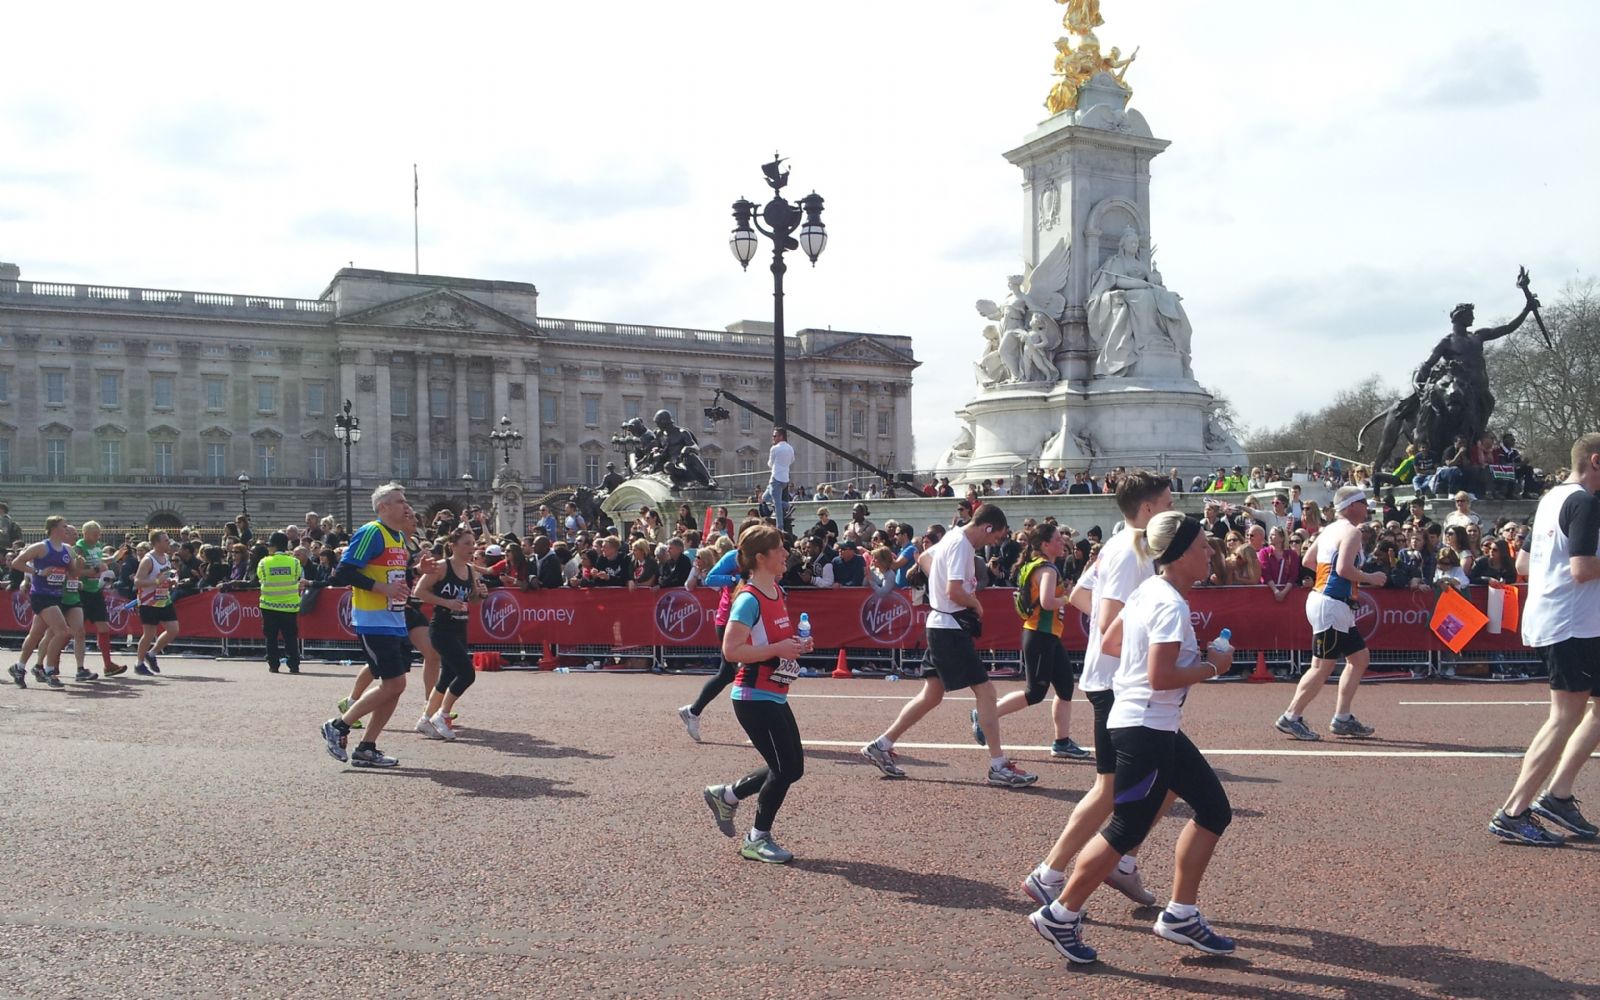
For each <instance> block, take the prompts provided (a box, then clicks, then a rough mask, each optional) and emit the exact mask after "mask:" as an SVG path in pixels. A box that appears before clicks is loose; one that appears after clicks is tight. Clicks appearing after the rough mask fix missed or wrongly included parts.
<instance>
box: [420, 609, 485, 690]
mask: <svg viewBox="0 0 1600 1000" xmlns="http://www.w3.org/2000/svg"><path fill="white" fill-rule="evenodd" d="M428 639H429V640H431V641H432V642H433V648H434V649H436V650H438V652H439V681H438V683H437V684H435V685H434V686H433V689H434V690H435V691H437V692H439V693H440V694H453V695H455V696H456V697H457V698H459V697H461V696H462V695H463V694H465V693H466V690H467V688H469V687H471V686H472V682H473V681H475V680H477V679H478V675H477V674H476V673H475V672H474V671H473V669H472V653H471V651H470V650H468V649H467V625H466V622H461V623H460V624H459V626H457V625H455V624H450V625H433V626H431V627H430V628H429V629H428Z"/></svg>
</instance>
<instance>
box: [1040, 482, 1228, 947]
mask: <svg viewBox="0 0 1600 1000" xmlns="http://www.w3.org/2000/svg"><path fill="white" fill-rule="evenodd" d="M1132 534H1135V535H1136V538H1137V539H1138V543H1139V549H1140V553H1141V555H1145V554H1148V556H1149V557H1153V558H1154V560H1155V564H1156V566H1157V567H1159V569H1160V575H1159V576H1154V577H1151V578H1150V579H1147V580H1145V581H1144V582H1143V583H1141V584H1140V585H1139V587H1138V588H1137V589H1136V590H1135V591H1134V592H1133V594H1132V595H1131V596H1130V597H1129V598H1128V600H1127V602H1126V604H1124V605H1123V607H1122V608H1121V609H1120V611H1121V613H1120V614H1119V615H1118V616H1117V618H1116V620H1115V621H1114V622H1112V623H1111V625H1110V626H1109V627H1108V628H1107V629H1106V631H1105V634H1104V636H1103V637H1102V644H1103V645H1104V646H1105V647H1107V648H1114V649H1118V650H1120V658H1119V662H1118V665H1117V668H1116V671H1115V672H1114V674H1113V677H1112V688H1113V691H1114V692H1115V698H1116V700H1115V702H1114V703H1113V705H1112V708H1111V715H1110V719H1109V723H1108V726H1109V729H1110V736H1111V742H1112V743H1113V745H1114V746H1115V747H1116V754H1117V764H1116V774H1115V776H1114V779H1113V783H1114V789H1115V796H1114V803H1113V806H1112V810H1113V812H1112V818H1111V823H1110V824H1109V825H1108V826H1107V827H1106V829H1105V830H1104V832H1102V833H1101V835H1100V837H1099V838H1098V839H1096V840H1093V841H1092V842H1091V843H1090V844H1089V845H1088V846H1086V847H1085V848H1084V849H1083V851H1082V852H1081V853H1080V854H1079V855H1078V859H1077V862H1076V864H1075V865H1074V867H1073V870H1072V876H1071V878H1069V879H1068V880H1067V885H1066V888H1065V889H1064V890H1063V891H1062V893H1061V896H1060V898H1059V899H1057V900H1056V901H1055V902H1053V903H1050V904H1049V905H1047V906H1043V907H1041V908H1040V909H1038V910H1037V911H1035V912H1034V913H1032V914H1030V915H1029V917H1028V922H1029V923H1030V924H1032V925H1033V928H1034V930H1036V931H1038V932H1039V934H1040V935H1041V936H1042V937H1044V939H1045V940H1047V941H1049V942H1050V944H1051V946H1052V947H1054V948H1055V949H1056V951H1058V952H1059V953H1060V954H1061V955H1063V956H1065V957H1066V958H1067V959H1069V960H1070V961H1073V962H1077V963H1086V962H1093V961H1094V960H1095V959H1096V957H1097V955H1096V953H1095V950H1094V949H1093V948H1091V947H1089V946H1088V945H1087V944H1085V943H1084V941H1083V932H1082V928H1083V923H1082V921H1083V910H1084V907H1085V906H1086V905H1087V903H1088V901H1089V897H1090V895H1091V894H1093V892H1094V891H1095V889H1097V888H1098V887H1099V886H1100V884H1101V883H1102V882H1104V881H1106V879H1107V878H1109V877H1110V875H1111V874H1112V872H1114V871H1115V870H1116V867H1117V864H1118V863H1119V860H1120V859H1121V858H1123V857H1125V856H1126V855H1127V854H1128V852H1130V851H1133V850H1135V849H1136V848H1137V847H1138V846H1139V845H1140V844H1141V843H1143V842H1144V839H1145V837H1147V836H1148V835H1149V833H1150V830H1151V828H1152V827H1153V826H1154V825H1155V823H1156V820H1157V819H1159V818H1160V815H1161V813H1162V810H1163V809H1164V808H1165V802H1166V799H1167V796H1168V794H1169V793H1176V794H1177V796H1178V797H1180V798H1182V799H1183V800H1184V801H1185V802H1187V803H1188V804H1189V806H1190V808H1191V809H1193V810H1194V818H1193V819H1191V820H1190V821H1189V822H1188V823H1187V824H1186V825H1185V826H1184V829H1183V833H1182V834H1180V835H1179V837H1178V846H1177V852H1176V857H1175V859H1174V864H1173V880H1172V901H1171V902H1170V903H1168V904H1167V907H1166V909H1165V910H1164V911H1162V913H1161V915H1160V916H1159V917H1158V918H1157V919H1156V922H1155V925H1154V927H1153V928H1152V929H1153V930H1154V931H1155V933H1156V934H1157V935H1158V936H1159V937H1162V938H1165V939H1167V940H1169V941H1175V942H1177V943H1179V944H1187V945H1190V946H1192V947H1194V948H1197V949H1199V950H1200V951H1203V952H1205V953H1206V954H1208V955H1231V954H1233V952H1234V942H1233V941H1232V939H1230V938H1226V937H1223V936H1222V935H1220V934H1218V933H1216V932H1215V931H1213V930H1212V929H1211V926H1210V925H1209V924H1208V923H1206V920H1205V918H1204V917H1202V916H1201V915H1200V910H1199V907H1198V906H1197V902H1198V899H1199V892H1200V880H1201V879H1202V878H1203V877H1204V875H1205V872H1206V868H1207V866H1208V865H1209V864H1210V862H1211V855H1212V852H1213V851H1215V849H1216V846H1217V841H1218V840H1219V839H1220V838H1221V836H1222V834H1223V832H1224V831H1225V830H1227V828H1228V824H1229V822H1231V820H1232V819H1233V810H1232V807H1231V806H1230V805H1229V804H1228V795H1227V792H1225V791H1224V790H1223V788H1222V782H1221V781H1219V780H1217V775H1216V772H1215V771H1213V770H1212V769H1211V765H1210V764H1208V763H1206V759H1205V757H1203V756H1202V755H1201V754H1200V751H1199V750H1198V749H1196V748H1195V745H1194V743H1193V742H1191V741H1190V739H1189V737H1188V736H1186V735H1184V733H1183V732H1182V731H1181V730H1180V729H1179V721H1180V718H1181V715H1182V711H1183V702H1184V698H1185V696H1186V694H1187V691H1188V689H1189V687H1190V686H1192V685H1194V684H1199V683H1201V682H1202V681H1208V680H1211V679H1213V678H1215V677H1218V676H1220V675H1221V674H1222V673H1224V672H1225V671H1227V670H1229V669H1231V668H1232V666H1233V653H1232V652H1231V651H1228V652H1218V651H1216V650H1211V651H1210V652H1209V654H1208V657H1209V658H1208V659H1203V658H1202V656H1201V653H1200V645H1199V643H1198V642H1197V641H1196V639H1195V634H1194V626H1193V625H1191V624H1190V617H1189V603H1188V594H1189V591H1190V589H1191V588H1193V587H1194V585H1195V584H1196V583H1197V582H1199V581H1200V580H1203V579H1205V578H1206V577H1207V576H1208V575H1209V574H1210V566H1211V545H1210V542H1209V541H1208V540H1207V538H1206V532H1205V529H1204V526H1203V525H1202V523H1201V522H1200V521H1198V520H1195V519H1194V518H1191V517H1186V516H1184V515H1183V514H1180V513H1178V512H1177V511H1168V512H1166V513H1162V514H1158V515H1156V516H1155V517H1154V518H1152V519H1151V520H1150V523H1149V525H1148V526H1147V528H1146V529H1145V530H1144V531H1142V532H1137V533H1132Z"/></svg>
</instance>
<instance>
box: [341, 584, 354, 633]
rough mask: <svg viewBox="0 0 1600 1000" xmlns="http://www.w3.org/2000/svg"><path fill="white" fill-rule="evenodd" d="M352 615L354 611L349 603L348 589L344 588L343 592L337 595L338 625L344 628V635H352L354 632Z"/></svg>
mask: <svg viewBox="0 0 1600 1000" xmlns="http://www.w3.org/2000/svg"><path fill="white" fill-rule="evenodd" d="M353 615H354V611H353V610H352V608H351V605H350V591H348V590H346V591H345V592H344V593H342V594H340V595H339V627H340V628H342V629H344V634H345V635H349V636H353V635H355V634H356V625H355V618H354V617H353Z"/></svg>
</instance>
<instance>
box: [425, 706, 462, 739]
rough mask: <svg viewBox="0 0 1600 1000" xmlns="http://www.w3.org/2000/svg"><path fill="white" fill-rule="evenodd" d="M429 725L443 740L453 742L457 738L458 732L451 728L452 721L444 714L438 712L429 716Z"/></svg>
mask: <svg viewBox="0 0 1600 1000" xmlns="http://www.w3.org/2000/svg"><path fill="white" fill-rule="evenodd" d="M428 725H430V726H432V727H433V731H434V732H435V733H437V734H439V738H440V739H441V740H453V739H455V738H456V731H455V730H454V729H452V728H451V727H450V719H449V717H448V716H446V715H445V714H444V713H443V712H437V713H435V714H433V715H431V716H429V717H428Z"/></svg>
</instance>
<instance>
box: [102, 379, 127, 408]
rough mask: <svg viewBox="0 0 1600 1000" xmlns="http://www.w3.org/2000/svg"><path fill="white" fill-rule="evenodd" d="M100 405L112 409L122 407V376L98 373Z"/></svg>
mask: <svg viewBox="0 0 1600 1000" xmlns="http://www.w3.org/2000/svg"><path fill="white" fill-rule="evenodd" d="M100 405H101V406H106V407H112V408H115V407H118V406H121V405H122V376H121V375H118V374H117V373H116V372H101V373H100Z"/></svg>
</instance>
